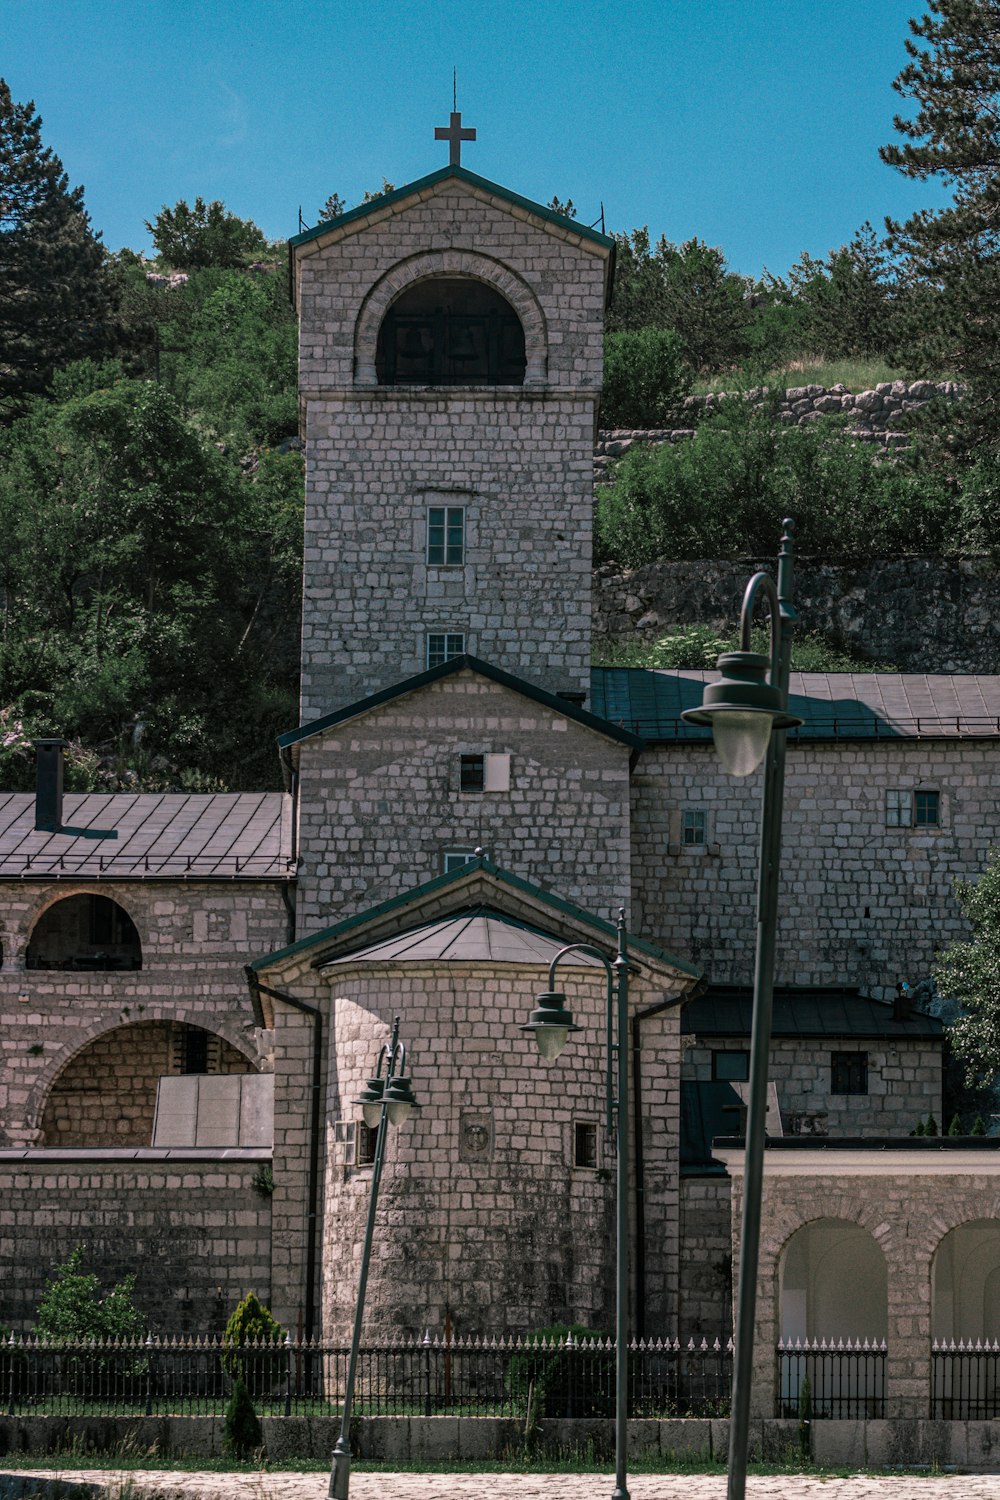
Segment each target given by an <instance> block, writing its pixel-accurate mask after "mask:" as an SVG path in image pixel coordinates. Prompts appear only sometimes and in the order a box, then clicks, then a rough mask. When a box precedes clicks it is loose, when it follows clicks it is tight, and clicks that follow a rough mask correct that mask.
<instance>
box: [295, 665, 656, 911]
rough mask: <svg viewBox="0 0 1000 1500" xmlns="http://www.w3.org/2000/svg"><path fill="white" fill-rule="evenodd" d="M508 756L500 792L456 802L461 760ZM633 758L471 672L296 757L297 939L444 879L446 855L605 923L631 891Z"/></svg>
mask: <svg viewBox="0 0 1000 1500" xmlns="http://www.w3.org/2000/svg"><path fill="white" fill-rule="evenodd" d="M480 751H484V752H485V751H496V752H508V753H509V754H510V756H511V777H510V791H509V792H480V793H463V792H461V791H460V789H459V756H460V755H461V754H462V753H463V752H469V753H472V752H480ZM628 760H629V749H628V747H627V746H626V745H621V744H618V743H616V742H615V741H612V740H609V739H607V738H606V737H605V736H604V735H601V734H598V733H596V732H594V731H592V730H590V729H587V728H585V727H584V726H582V725H579V724H576V723H574V722H573V721H572V720H570V719H567V718H565V717H564V716H563V715H562V714H560V713H557V712H556V711H554V710H552V709H548V708H545V707H544V706H543V705H541V704H536V703H533V702H532V701H531V700H530V699H528V698H525V697H522V696H521V695H520V694H518V693H514V692H512V691H510V690H509V689H507V688H504V687H501V686H500V685H499V684H497V683H494V682H492V681H490V680H488V679H486V678H482V677H477V676H475V675H474V674H473V673H471V672H462V673H456V674H455V675H454V676H450V677H446V678H443V679H442V680H441V681H439V682H436V683H433V684H431V685H430V686H428V687H425V688H423V689H421V690H420V691H419V692H417V693H413V694H410V695H408V696H407V697H405V698H400V699H396V700H394V701H392V702H390V703H387V704H385V705H383V706H382V707H381V708H378V709H375V710H373V711H372V712H371V713H369V714H366V715H365V716H364V717H363V718H360V719H356V720H353V721H351V722H350V723H347V724H344V725H342V726H339V727H337V728H335V729H331V730H328V731H327V732H326V733H325V734H323V735H320V736H317V737H315V738H314V739H311V740H307V741H305V742H304V743H303V745H302V759H301V773H300V787H301V790H300V799H301V803H300V805H301V839H300V847H301V849H302V862H301V867H300V872H299V891H298V920H299V934H300V936H304V935H305V934H307V933H309V932H314V931H317V930H320V929H322V928H323V927H326V926H329V925H330V924H331V923H333V922H336V921H338V920H340V919H341V918H343V917H347V916H350V915H351V914H352V913H354V912H356V911H359V910H363V909H364V908H365V907H367V906H371V905H374V904H375V903H376V902H378V901H384V900H388V899H389V898H390V897H392V896H395V895H398V894H399V893H400V892H401V891H403V890H406V889H408V888H409V887H412V886H415V885H418V884H420V883H421V882H422V881H425V880H430V879H432V878H433V877H434V876H436V875H440V874H441V873H442V871H443V868H444V865H443V855H444V851H445V850H446V849H452V848H460V849H461V848H465V849H467V850H469V851H470V852H471V851H472V850H474V849H475V848H476V847H477V846H482V847H484V848H485V849H486V852H487V853H488V855H489V856H490V858H491V859H492V860H493V862H494V863H495V864H497V865H501V866H502V867H503V868H504V869H508V870H510V871H512V873H514V874H516V875H521V876H523V877H524V878H525V879H527V880H530V881H533V882H534V883H535V884H538V885H541V886H544V887H546V888H547V889H551V890H553V891H554V892H556V893H557V894H558V895H560V896H563V897H565V898H566V899H568V900H571V901H575V902H577V903H578V904H579V905H581V906H583V907H584V908H586V909H587V910H588V911H592V912H594V913H595V914H596V915H598V916H604V917H608V916H611V915H613V914H614V912H615V911H616V910H617V906H618V904H619V903H620V902H621V901H622V900H624V898H625V897H626V896H627V894H628V888H629V836H628V816H629V786H628Z"/></svg>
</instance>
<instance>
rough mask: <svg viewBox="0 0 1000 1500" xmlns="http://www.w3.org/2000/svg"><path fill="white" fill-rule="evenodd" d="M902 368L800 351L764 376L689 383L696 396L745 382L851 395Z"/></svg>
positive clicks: (896, 375)
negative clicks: (841, 388)
mask: <svg viewBox="0 0 1000 1500" xmlns="http://www.w3.org/2000/svg"><path fill="white" fill-rule="evenodd" d="M906 378H907V377H906V376H905V375H904V373H903V371H902V370H899V369H896V368H894V367H893V366H892V365H888V364H886V362H885V360H882V359H860V358H857V357H852V358H850V359H832V360H831V359H822V358H821V357H820V356H819V355H814V354H800V355H797V356H796V357H795V358H794V359H790V360H789V361H788V362H787V364H785V365H782V366H781V367H780V368H777V369H774V370H769V371H768V373H767V374H766V375H764V376H760V375H758V374H754V375H751V374H750V373H748V372H747V371H734V372H733V374H732V375H731V376H726V375H713V376H711V377H709V378H708V379H707V380H698V381H696V382H695V385H694V387H693V390H694V394H695V395H696V396H707V395H709V394H710V393H711V392H713V391H726V390H743V389H745V388H746V387H749V386H757V385H767V386H772V387H777V388H778V389H779V390H787V389H788V387H789V386H796V385H823V386H826V387H827V389H829V387H830V386H832V385H846V387H847V389H848V390H849V391H851V392H852V393H853V394H854V395H857V393H858V392H859V391H870V390H871V389H872V388H873V387H874V386H876V385H879V384H880V383H881V382H882V381H883V380H904V379H906ZM927 378H928V379H932V380H941V379H944V378H945V377H944V376H939V375H932V376H928V377H927Z"/></svg>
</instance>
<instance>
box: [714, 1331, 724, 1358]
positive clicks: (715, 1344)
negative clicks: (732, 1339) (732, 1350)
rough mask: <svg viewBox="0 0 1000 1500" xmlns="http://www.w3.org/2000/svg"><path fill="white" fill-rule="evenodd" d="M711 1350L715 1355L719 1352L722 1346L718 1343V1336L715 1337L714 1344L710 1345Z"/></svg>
mask: <svg viewBox="0 0 1000 1500" xmlns="http://www.w3.org/2000/svg"><path fill="white" fill-rule="evenodd" d="M712 1348H713V1349H714V1350H715V1352H716V1354H718V1352H719V1350H720V1349H721V1348H722V1345H721V1344H720V1343H719V1335H718V1334H716V1335H715V1343H714V1344H713V1345H712Z"/></svg>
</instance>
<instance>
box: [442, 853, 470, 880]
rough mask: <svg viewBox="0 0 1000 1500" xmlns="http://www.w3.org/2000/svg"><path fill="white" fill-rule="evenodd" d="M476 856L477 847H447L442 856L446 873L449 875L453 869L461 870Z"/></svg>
mask: <svg viewBox="0 0 1000 1500" xmlns="http://www.w3.org/2000/svg"><path fill="white" fill-rule="evenodd" d="M475 857H476V851H475V849H446V850H445V851H444V854H443V855H442V857H441V863H442V865H443V867H444V873H445V874H446V875H448V874H449V873H450V872H451V871H452V870H460V869H461V868H462V866H463V865H467V864H469V863H470V861H472V860H474V859H475Z"/></svg>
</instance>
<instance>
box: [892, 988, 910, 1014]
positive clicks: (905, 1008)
mask: <svg viewBox="0 0 1000 1500" xmlns="http://www.w3.org/2000/svg"><path fill="white" fill-rule="evenodd" d="M912 1010H913V991H912V990H911V989H910V986H909V985H908V984H907V982H906V980H905V979H901V980H900V981H899V983H898V984H897V986H896V999H895V1000H894V1002H893V1006H892V1019H893V1020H894V1021H908V1020H909V1019H910V1017H911V1014H912Z"/></svg>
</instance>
